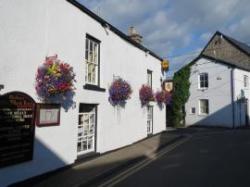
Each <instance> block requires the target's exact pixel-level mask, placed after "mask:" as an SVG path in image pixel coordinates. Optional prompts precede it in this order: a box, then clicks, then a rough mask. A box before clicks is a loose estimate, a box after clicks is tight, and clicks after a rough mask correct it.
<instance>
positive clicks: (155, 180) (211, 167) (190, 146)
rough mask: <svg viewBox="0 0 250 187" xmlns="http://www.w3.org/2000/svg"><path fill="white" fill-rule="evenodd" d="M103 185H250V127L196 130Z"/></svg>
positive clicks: (237, 186)
mask: <svg viewBox="0 0 250 187" xmlns="http://www.w3.org/2000/svg"><path fill="white" fill-rule="evenodd" d="M101 186H117V187H130V186H137V187H140V186H142V187H147V186H157V187H158V186H159V187H160V186H164V187H217V186H218V187H224V186H225V187H231V186H235V187H241V186H242V187H248V186H250V130H249V129H242V130H222V131H218V132H211V133H195V134H193V135H192V137H191V138H189V139H188V140H186V141H185V142H182V143H181V144H180V145H178V146H176V147H175V148H174V149H172V150H170V151H166V152H165V153H163V154H162V155H160V156H159V157H156V159H155V160H153V161H150V163H148V164H145V166H144V167H139V169H132V170H130V171H129V172H125V174H124V173H121V174H119V175H116V176H114V177H113V178H112V179H110V180H109V181H106V182H105V183H103V184H102V185H101Z"/></svg>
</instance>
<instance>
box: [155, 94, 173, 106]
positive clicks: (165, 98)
mask: <svg viewBox="0 0 250 187" xmlns="http://www.w3.org/2000/svg"><path fill="white" fill-rule="evenodd" d="M155 99H156V102H157V104H158V105H159V106H162V105H163V104H165V105H170V103H171V100H172V97H171V93H169V92H167V91H158V92H156V93H155Z"/></svg>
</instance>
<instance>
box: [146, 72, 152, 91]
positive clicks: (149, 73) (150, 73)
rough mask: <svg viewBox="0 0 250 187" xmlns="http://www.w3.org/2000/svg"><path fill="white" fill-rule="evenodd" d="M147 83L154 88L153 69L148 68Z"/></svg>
mask: <svg viewBox="0 0 250 187" xmlns="http://www.w3.org/2000/svg"><path fill="white" fill-rule="evenodd" d="M149 75H150V83H149ZM147 85H148V86H149V87H150V88H152V86H153V71H151V70H149V69H148V70H147Z"/></svg>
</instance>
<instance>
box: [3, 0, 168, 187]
mask: <svg viewBox="0 0 250 187" xmlns="http://www.w3.org/2000/svg"><path fill="white" fill-rule="evenodd" d="M132 32H134V31H133V29H132ZM139 39H141V38H140V37H139ZM0 41H1V42H0V51H1V55H0V67H1V68H0V85H1V87H0V88H1V90H0V95H1V96H3V95H6V94H8V93H12V92H14V91H17V92H21V93H25V94H27V95H28V96H29V97H30V98H29V99H30V100H32V99H33V100H34V101H35V103H40V102H41V101H40V100H39V99H38V97H37V94H36V90H35V77H36V73H37V68H38V67H39V66H40V65H41V64H42V63H43V61H44V59H45V58H46V56H52V55H54V54H57V55H58V58H59V59H61V60H63V61H65V62H67V63H68V64H70V65H71V66H72V67H73V70H74V72H75V74H76V77H75V79H76V83H75V88H76V89H75V95H74V97H73V101H74V104H73V106H72V107H70V108H68V109H67V110H65V109H64V108H62V107H61V108H60V110H59V112H60V115H59V116H58V117H60V122H59V123H58V124H57V125H56V126H38V125H37V124H35V126H34V127H33V128H34V133H35V135H34V142H33V143H34V144H33V150H32V155H33V156H32V158H31V159H29V160H28V161H26V162H21V163H16V164H10V165H7V166H4V167H1V168H0V186H5V185H8V184H11V183H14V182H18V181H22V180H25V179H28V178H30V177H33V176H37V175H40V174H43V173H46V172H49V171H53V170H56V169H58V168H61V167H64V166H66V165H70V164H73V163H74V162H75V161H76V160H77V159H78V158H80V157H81V156H83V155H86V154H90V153H105V152H107V151H111V150H115V149H117V148H121V147H123V146H126V145H129V144H132V143H134V142H136V141H138V140H141V139H143V138H146V137H147V136H148V135H151V134H156V133H159V132H161V131H164V130H165V128H166V125H165V110H164V109H160V108H159V107H158V106H157V105H156V103H151V104H150V105H148V106H146V107H142V106H141V102H140V99H139V89H140V87H141V86H142V85H143V84H148V85H150V86H152V88H153V90H154V91H156V90H161V80H162V79H163V74H162V71H161V61H162V58H160V57H159V56H158V55H156V54H155V53H153V52H152V51H151V50H149V49H147V48H145V47H144V46H143V45H142V44H140V43H138V42H140V41H134V40H133V39H131V38H130V37H129V36H127V35H125V34H124V33H122V32H121V31H119V30H118V29H117V28H115V27H114V26H112V25H111V24H110V23H108V22H106V21H105V20H103V19H102V18H100V17H99V16H97V15H96V14H94V13H93V12H91V11H90V10H88V9H87V8H85V7H84V6H83V5H81V4H79V3H78V2H77V1H75V0H42V1H34V0H22V1H16V0H8V1H4V0H0ZM117 77H121V78H123V79H124V80H126V81H127V82H129V84H130V85H131V87H132V90H133V92H132V95H131V98H130V99H129V100H127V103H126V105H125V107H116V106H115V107H114V106H112V105H111V104H110V102H109V99H108V98H109V86H110V85H111V83H112V82H113V80H114V79H116V78H117ZM1 96H0V97H1ZM9 98H12V99H13V98H14V99H18V98H19V99H20V98H21V97H17V96H15V97H14V96H13V97H9ZM31 98H32V99H31ZM26 104H27V103H26ZM57 109H58V108H57ZM55 110H56V109H55ZM2 111H4V110H3V109H2ZM1 123H2V125H3V121H0V126H1ZM27 128H29V127H27ZM1 130H2V129H1V127H0V132H1ZM1 136H2V137H3V135H2V134H1ZM1 136H0V139H1ZM3 146H6V145H3ZM4 149H7V148H3V149H2V150H0V160H1V159H2V160H1V161H2V162H3V165H4V154H5V153H6V152H5V151H4ZM1 151H2V152H1ZM1 154H2V155H1ZM1 156H2V158H1ZM1 161H0V162H1Z"/></svg>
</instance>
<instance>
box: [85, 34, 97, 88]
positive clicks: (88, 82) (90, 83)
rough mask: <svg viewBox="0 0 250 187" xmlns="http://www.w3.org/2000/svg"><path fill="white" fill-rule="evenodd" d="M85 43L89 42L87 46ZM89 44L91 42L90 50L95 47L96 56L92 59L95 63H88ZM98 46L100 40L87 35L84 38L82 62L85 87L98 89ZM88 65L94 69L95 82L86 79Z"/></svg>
mask: <svg viewBox="0 0 250 187" xmlns="http://www.w3.org/2000/svg"><path fill="white" fill-rule="evenodd" d="M87 41H89V42H88V44H87ZM90 42H93V44H92V48H94V45H97V54H96V55H97V57H93V58H95V62H94V61H89V54H90V52H89V51H90V46H91V44H90ZM100 45H101V41H100V40H98V39H96V38H94V37H93V36H91V35H89V34H86V37H85V59H84V62H85V84H86V85H92V86H97V87H100ZM92 50H93V49H92ZM87 54H88V55H87ZM89 65H94V66H95V68H96V69H95V82H91V81H89V78H88V67H89ZM91 79H92V78H91Z"/></svg>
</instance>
